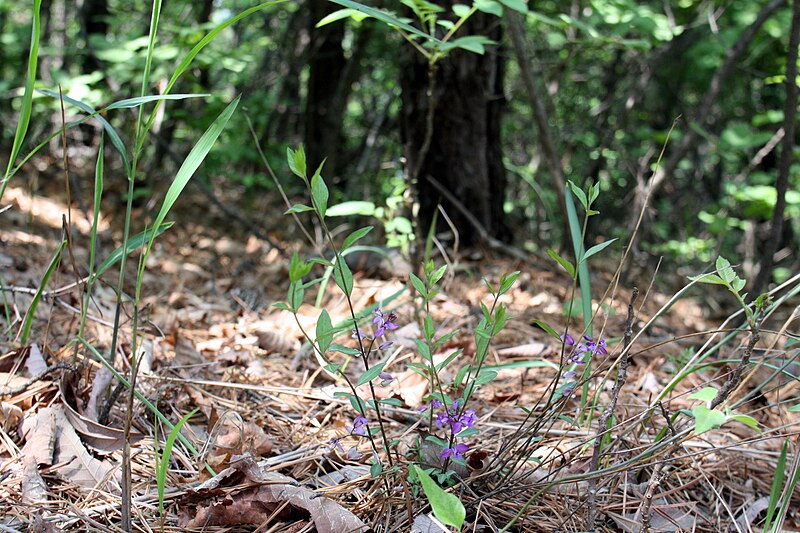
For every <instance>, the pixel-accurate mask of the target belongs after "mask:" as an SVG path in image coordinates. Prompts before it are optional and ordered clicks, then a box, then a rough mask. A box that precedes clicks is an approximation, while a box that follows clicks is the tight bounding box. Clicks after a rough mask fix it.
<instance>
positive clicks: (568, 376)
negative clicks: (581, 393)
mask: <svg viewBox="0 0 800 533" xmlns="http://www.w3.org/2000/svg"><path fill="white" fill-rule="evenodd" d="M577 375H578V373H577V372H575V371H574V370H567V371H566V372H562V373H561V377H562V378H564V379H572V378H574V377H575V376H577Z"/></svg>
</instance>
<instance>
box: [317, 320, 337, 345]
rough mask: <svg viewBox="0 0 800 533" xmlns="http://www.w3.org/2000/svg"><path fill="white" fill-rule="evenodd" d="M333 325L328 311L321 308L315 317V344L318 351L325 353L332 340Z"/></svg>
mask: <svg viewBox="0 0 800 533" xmlns="http://www.w3.org/2000/svg"><path fill="white" fill-rule="evenodd" d="M333 331H334V330H333V325H332V324H331V317H330V315H329V314H328V311H327V310H325V309H323V310H322V312H321V313H320V314H319V318H318V319H317V346H318V347H319V351H320V352H322V353H325V352H326V351H328V348H329V347H330V345H331V342H332V341H333Z"/></svg>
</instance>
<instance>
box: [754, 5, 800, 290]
mask: <svg viewBox="0 0 800 533" xmlns="http://www.w3.org/2000/svg"><path fill="white" fill-rule="evenodd" d="M798 46H800V0H794V2H792V26H791V30H790V32H789V48H788V52H787V53H786V79H785V80H784V84H785V85H786V102H785V104H784V108H783V129H784V131H785V132H786V133H785V136H784V138H783V148H782V151H781V160H780V165H779V166H778V181H777V183H776V184H775V188H776V189H777V192H778V199H777V201H776V202H775V210H774V211H773V213H772V223H771V225H770V233H769V238H768V239H767V242H766V246H765V247H764V255H763V256H762V258H761V266H760V267H759V270H758V276H756V280H755V282H754V283H753V295H754V296H758V294H759V293H760V292H762V291H764V290H765V289H766V288H767V285H768V284H769V279H770V277H771V276H772V267H773V264H772V263H773V260H774V259H773V257H774V255H775V252H776V251H777V250H778V245H779V244H780V241H781V236H782V235H783V218H784V212H785V211H786V190H787V189H788V188H789V173H790V170H791V166H792V159H793V152H794V145H795V125H796V121H797V83H796V80H797V47H798Z"/></svg>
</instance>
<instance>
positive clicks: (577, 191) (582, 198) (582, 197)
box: [567, 181, 589, 211]
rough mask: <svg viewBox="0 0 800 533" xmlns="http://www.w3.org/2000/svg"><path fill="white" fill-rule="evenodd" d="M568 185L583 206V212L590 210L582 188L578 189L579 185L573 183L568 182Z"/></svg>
mask: <svg viewBox="0 0 800 533" xmlns="http://www.w3.org/2000/svg"><path fill="white" fill-rule="evenodd" d="M567 184H569V189H570V190H571V191H572V194H574V195H575V197H577V198H578V201H579V202H580V203H581V205H582V206H583V210H584V211H586V210H588V209H589V203H588V201H587V200H586V193H585V192H583V191H582V190H581V188H580V187H578V186H577V185H575V184H574V183H572V182H571V181H567Z"/></svg>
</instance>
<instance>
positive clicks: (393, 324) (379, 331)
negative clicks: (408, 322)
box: [353, 309, 400, 350]
mask: <svg viewBox="0 0 800 533" xmlns="http://www.w3.org/2000/svg"><path fill="white" fill-rule="evenodd" d="M372 314H373V315H375V318H374V319H373V320H372V323H373V324H374V325H375V326H376V328H375V336H374V337H370V336H369V335H367V334H366V333H364V330H363V329H361V328H355V329H354V330H353V338H354V339H361V340H374V339H378V338H380V337H385V336H386V333H387V332H389V331H394V330H396V329H397V328H399V327H400V326H399V325H398V324H397V315H396V314H394V312H389V313H384V312H383V311H381V310H380V309H375V310H374V311H372ZM391 345H392V341H389V340H385V341H383V342H382V343H381V344H380V345H379V346H378V349H379V350H385V349H386V348H388V347H390V346H391ZM370 346H371V345H370Z"/></svg>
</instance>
